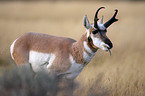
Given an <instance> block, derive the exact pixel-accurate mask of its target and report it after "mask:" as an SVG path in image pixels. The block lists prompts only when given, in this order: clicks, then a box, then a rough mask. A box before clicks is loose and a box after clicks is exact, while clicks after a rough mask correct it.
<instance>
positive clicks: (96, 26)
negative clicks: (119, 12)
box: [94, 7, 105, 30]
mask: <svg viewBox="0 0 145 96" xmlns="http://www.w3.org/2000/svg"><path fill="white" fill-rule="evenodd" d="M102 8H105V7H100V8H99V9H98V10H97V11H96V14H95V17H94V27H95V28H97V29H98V30H99V27H98V24H97V21H98V20H99V18H98V12H99V10H100V9H102Z"/></svg>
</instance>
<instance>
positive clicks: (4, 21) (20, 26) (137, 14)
mask: <svg viewBox="0 0 145 96" xmlns="http://www.w3.org/2000/svg"><path fill="white" fill-rule="evenodd" d="M100 6H104V7H105V9H104V10H101V11H100V13H99V17H100V18H101V16H102V15H103V16H104V22H105V21H107V20H109V19H110V18H111V17H112V15H113V14H114V10H115V9H118V10H119V12H118V15H117V18H118V19H119V21H118V22H116V23H114V24H112V25H111V26H110V27H109V28H108V32H107V36H108V37H109V38H110V39H111V41H112V42H113V44H114V48H113V49H112V55H111V56H110V55H109V53H107V52H104V51H102V50H99V51H98V52H97V54H96V56H95V57H94V59H93V60H92V61H91V62H90V63H89V64H88V65H87V66H86V67H85V68H84V70H83V71H82V72H81V73H80V75H79V76H78V77H77V78H76V79H75V81H76V82H78V84H79V86H77V87H76V88H75V89H74V93H75V96H96V95H98V96H145V91H144V90H145V75H144V74H145V11H144V8H145V2H144V1H138V0H129V1H125V0H124V1H121V0H113V1H112V0H108V1H107V0H105V1H104V0H99V1H98V0H91V1H90V0H79V1H77V0H75V1H72V0H68V1H67V0H65V1H61V0H50V1H46V0H36V1H35V0H0V74H2V73H3V70H6V69H9V70H10V69H11V68H13V67H14V66H15V63H14V61H13V60H12V59H11V57H10V51H9V47H10V45H11V44H12V42H13V41H14V40H15V39H16V38H18V37H19V36H21V35H22V34H24V33H27V32H38V33H45V34H50V35H56V36H63V37H70V38H73V39H76V40H78V39H79V38H80V36H81V34H83V33H84V32H85V28H84V26H83V17H84V15H85V14H87V16H88V19H89V20H90V22H92V23H93V17H94V14H95V11H96V10H97V9H98V8H99V7H100Z"/></svg>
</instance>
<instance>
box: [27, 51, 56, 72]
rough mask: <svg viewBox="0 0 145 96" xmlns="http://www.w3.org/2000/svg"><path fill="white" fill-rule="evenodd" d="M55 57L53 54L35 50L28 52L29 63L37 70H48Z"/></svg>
mask: <svg viewBox="0 0 145 96" xmlns="http://www.w3.org/2000/svg"><path fill="white" fill-rule="evenodd" d="M54 59H55V55H54V54H48V53H40V52H36V51H30V52H29V63H31V64H32V68H33V70H34V71H35V72H37V71H43V70H45V71H48V69H49V67H50V66H51V65H52V63H53V61H54Z"/></svg>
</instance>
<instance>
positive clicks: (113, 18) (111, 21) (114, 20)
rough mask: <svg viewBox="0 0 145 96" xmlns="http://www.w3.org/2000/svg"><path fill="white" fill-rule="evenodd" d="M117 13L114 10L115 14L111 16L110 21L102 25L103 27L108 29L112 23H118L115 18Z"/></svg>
mask: <svg viewBox="0 0 145 96" xmlns="http://www.w3.org/2000/svg"><path fill="white" fill-rule="evenodd" d="M117 13H118V10H117V9H116V10H115V13H114V15H113V17H112V18H111V19H110V20H108V21H107V22H106V23H105V24H104V26H105V27H106V28H108V27H109V26H110V25H111V24H112V23H114V22H116V21H118V19H116V18H115V17H116V15H117Z"/></svg>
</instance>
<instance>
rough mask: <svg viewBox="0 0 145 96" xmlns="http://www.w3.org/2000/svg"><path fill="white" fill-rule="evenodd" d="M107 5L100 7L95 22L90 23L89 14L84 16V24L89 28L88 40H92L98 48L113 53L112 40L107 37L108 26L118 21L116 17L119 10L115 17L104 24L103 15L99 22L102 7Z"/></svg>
mask: <svg viewBox="0 0 145 96" xmlns="http://www.w3.org/2000/svg"><path fill="white" fill-rule="evenodd" d="M102 8H105V7H100V8H99V9H98V10H97V11H96V14H95V17H94V24H90V23H89V20H88V18H87V16H86V15H85V17H84V26H85V28H86V30H87V38H88V41H90V42H92V46H93V47H94V48H96V49H102V50H104V51H109V52H110V54H111V51H110V49H111V48H112V47H113V44H112V42H111V41H110V39H109V38H108V37H107V35H106V33H107V28H108V27H109V26H110V25H111V24H112V23H114V22H116V21H118V19H116V18H115V17H116V15H117V13H118V10H117V9H116V10H115V13H114V15H113V17H112V18H111V19H110V20H108V21H107V22H106V23H104V24H103V16H102V19H101V21H100V22H98V20H99V19H98V12H99V10H100V9H102Z"/></svg>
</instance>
